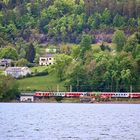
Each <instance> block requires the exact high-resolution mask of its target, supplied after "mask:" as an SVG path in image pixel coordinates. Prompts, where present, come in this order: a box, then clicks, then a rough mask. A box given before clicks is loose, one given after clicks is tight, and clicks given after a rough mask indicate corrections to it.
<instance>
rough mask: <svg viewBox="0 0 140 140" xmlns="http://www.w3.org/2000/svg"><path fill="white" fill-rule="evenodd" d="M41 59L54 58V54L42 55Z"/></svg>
mask: <svg viewBox="0 0 140 140" xmlns="http://www.w3.org/2000/svg"><path fill="white" fill-rule="evenodd" d="M42 57H46V58H48V57H54V54H48V53H47V54H45V55H43V56H42Z"/></svg>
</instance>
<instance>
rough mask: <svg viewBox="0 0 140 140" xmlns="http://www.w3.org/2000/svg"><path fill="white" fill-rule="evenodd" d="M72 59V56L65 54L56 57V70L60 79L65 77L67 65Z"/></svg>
mask: <svg viewBox="0 0 140 140" xmlns="http://www.w3.org/2000/svg"><path fill="white" fill-rule="evenodd" d="M71 61H72V57H71V56H68V55H65V54H59V55H56V57H55V64H54V70H55V71H56V72H57V75H58V78H59V80H60V81H62V80H64V79H65V74H66V72H67V67H68V66H69V64H70V63H71Z"/></svg>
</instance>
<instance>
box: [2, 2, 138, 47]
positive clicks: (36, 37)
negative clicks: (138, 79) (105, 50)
mask: <svg viewBox="0 0 140 140" xmlns="http://www.w3.org/2000/svg"><path fill="white" fill-rule="evenodd" d="M139 27H140V1H139V0H41V1H39V0H2V1H0V45H1V46H5V45H6V44H7V43H9V42H10V43H12V44H14V45H17V44H18V45H19V43H20V44H25V42H31V41H37V42H38V43H45V44H47V43H61V42H70V43H79V42H80V40H81V36H82V34H83V33H89V34H90V35H91V36H92V42H93V43H95V42H100V41H107V42H111V37H112V34H113V32H114V31H115V29H116V28H119V29H122V30H124V31H125V34H126V35H130V34H132V33H133V32H135V31H138V30H139ZM24 41H25V42H24Z"/></svg>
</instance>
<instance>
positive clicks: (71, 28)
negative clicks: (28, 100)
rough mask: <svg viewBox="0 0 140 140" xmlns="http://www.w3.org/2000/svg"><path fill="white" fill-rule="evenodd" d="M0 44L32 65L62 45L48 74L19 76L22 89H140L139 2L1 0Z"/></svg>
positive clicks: (1, 54) (7, 54)
mask: <svg viewBox="0 0 140 140" xmlns="http://www.w3.org/2000/svg"><path fill="white" fill-rule="evenodd" d="M0 47H1V48H0V58H10V59H12V60H13V61H14V62H13V63H14V64H15V65H16V66H29V67H33V66H37V64H38V61H39V57H40V56H42V55H43V54H44V53H45V49H46V48H55V49H56V50H57V53H56V54H55V64H54V65H53V66H52V67H50V69H49V70H48V71H47V72H46V74H48V75H46V76H35V75H34V74H33V75H32V76H35V77H30V78H24V79H20V80H19V81H18V82H19V85H20V90H49V89H50V90H54V89H55V90H56V87H57V85H59V83H60V87H62V90H69V88H70V87H71V88H72V90H73V91H117V92H119V91H121V92H129V91H140V86H139V83H140V82H139V81H140V79H139V77H140V1H139V0H41V1H38V0H22V1H21V0H2V1H0ZM36 69H37V70H36ZM42 69H44V67H33V68H32V72H33V73H37V71H38V72H40V71H42ZM45 69H46V68H45ZM48 88H49V89H48ZM63 88H64V89H63Z"/></svg>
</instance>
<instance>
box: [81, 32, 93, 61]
mask: <svg viewBox="0 0 140 140" xmlns="http://www.w3.org/2000/svg"><path fill="white" fill-rule="evenodd" d="M91 43H92V42H91V36H90V35H86V34H84V35H83V36H82V40H81V42H80V58H81V59H82V61H83V62H84V61H85V54H86V52H87V51H89V50H91Z"/></svg>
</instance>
